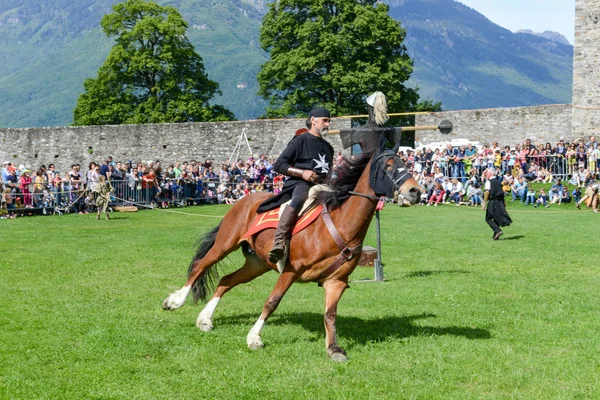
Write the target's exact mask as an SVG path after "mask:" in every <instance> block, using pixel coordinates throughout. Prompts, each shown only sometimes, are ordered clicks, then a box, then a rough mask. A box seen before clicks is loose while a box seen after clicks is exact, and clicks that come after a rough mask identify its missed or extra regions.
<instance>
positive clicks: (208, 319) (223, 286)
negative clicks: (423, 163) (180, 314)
mask: <svg viewBox="0 0 600 400" xmlns="http://www.w3.org/2000/svg"><path fill="white" fill-rule="evenodd" d="M270 270H271V268H270V267H269V266H268V265H267V264H265V263H264V262H263V261H262V260H261V259H259V258H258V257H256V256H255V255H249V256H247V257H246V262H245V263H244V266H243V267H242V268H240V269H238V270H237V271H235V272H233V273H231V274H229V275H226V276H224V277H223V278H222V279H221V281H220V282H219V286H217V289H216V290H215V293H214V295H213V297H212V299H211V300H210V301H209V302H208V303H207V304H206V306H205V307H204V309H202V311H201V312H200V315H198V319H196V326H197V327H198V328H199V329H200V330H201V331H204V332H208V331H210V330H212V328H213V324H212V316H213V313H214V312H215V309H216V308H217V305H218V304H219V301H220V300H221V298H222V297H223V295H224V294H225V293H227V292H228V291H230V290H231V289H233V288H234V287H236V286H237V285H240V284H242V283H247V282H250V281H251V280H253V279H255V278H258V277H259V276H261V275H262V274H264V273H265V272H267V271H270Z"/></svg>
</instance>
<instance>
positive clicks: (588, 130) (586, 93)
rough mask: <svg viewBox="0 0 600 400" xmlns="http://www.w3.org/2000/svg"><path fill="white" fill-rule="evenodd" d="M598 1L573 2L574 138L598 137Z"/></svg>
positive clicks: (599, 52)
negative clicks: (576, 136) (579, 136)
mask: <svg viewBox="0 0 600 400" xmlns="http://www.w3.org/2000/svg"><path fill="white" fill-rule="evenodd" d="M598 43H600V0H576V2H575V48H574V54H573V132H574V135H581V136H585V137H587V136H590V135H599V134H600V128H599V127H600V85H599V82H600V46H598Z"/></svg>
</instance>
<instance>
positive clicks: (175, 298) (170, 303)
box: [163, 286, 192, 310]
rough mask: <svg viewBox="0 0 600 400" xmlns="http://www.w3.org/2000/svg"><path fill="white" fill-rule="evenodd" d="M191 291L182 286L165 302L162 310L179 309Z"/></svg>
mask: <svg viewBox="0 0 600 400" xmlns="http://www.w3.org/2000/svg"><path fill="white" fill-rule="evenodd" d="M191 289H192V287H191V286H184V287H182V288H181V289H179V290H178V291H176V292H173V293H171V294H170V295H169V297H167V299H166V300H165V302H164V305H163V308H165V309H169V310H174V309H176V308H179V307H181V306H182V305H183V303H185V299H186V298H187V295H188V294H189V293H190V290H191Z"/></svg>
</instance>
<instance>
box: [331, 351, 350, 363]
mask: <svg viewBox="0 0 600 400" xmlns="http://www.w3.org/2000/svg"><path fill="white" fill-rule="evenodd" d="M329 358H331V361H335V362H347V361H348V356H346V355H345V354H344V353H333V354H331V355H330V356H329Z"/></svg>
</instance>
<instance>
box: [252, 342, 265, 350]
mask: <svg viewBox="0 0 600 400" xmlns="http://www.w3.org/2000/svg"><path fill="white" fill-rule="evenodd" d="M264 347H265V345H264V344H262V343H250V344H248V348H249V349H250V350H260V349H262V348H264Z"/></svg>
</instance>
